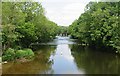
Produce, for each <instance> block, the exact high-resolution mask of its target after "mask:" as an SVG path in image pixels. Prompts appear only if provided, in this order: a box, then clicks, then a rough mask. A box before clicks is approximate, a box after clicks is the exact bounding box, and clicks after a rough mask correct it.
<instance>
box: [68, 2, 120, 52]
mask: <svg viewBox="0 0 120 76" xmlns="http://www.w3.org/2000/svg"><path fill="white" fill-rule="evenodd" d="M119 7H120V2H99V3H97V2H90V3H89V4H87V5H86V8H85V12H84V13H83V14H81V15H80V17H79V19H77V20H75V21H74V22H73V23H72V24H71V25H70V27H69V33H70V34H71V36H72V37H73V38H77V39H78V40H79V42H80V43H82V44H86V45H89V46H92V47H93V46H94V48H104V49H105V48H111V49H113V50H114V51H115V52H116V53H118V52H120V23H119V22H120V19H119V16H120V15H119V13H120V8H119Z"/></svg>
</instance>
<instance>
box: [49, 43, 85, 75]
mask: <svg viewBox="0 0 120 76" xmlns="http://www.w3.org/2000/svg"><path fill="white" fill-rule="evenodd" d="M50 59H51V60H53V62H54V63H53V65H52V69H53V70H54V74H84V72H83V71H82V70H80V69H77V67H76V64H75V63H74V58H73V57H72V55H71V50H70V48H69V46H68V44H63V45H58V46H57V49H56V53H55V55H51V57H50Z"/></svg>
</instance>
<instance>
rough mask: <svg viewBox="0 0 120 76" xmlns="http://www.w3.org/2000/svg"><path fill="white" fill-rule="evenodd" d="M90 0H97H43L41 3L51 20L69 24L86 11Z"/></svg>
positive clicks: (62, 24)
mask: <svg viewBox="0 0 120 76" xmlns="http://www.w3.org/2000/svg"><path fill="white" fill-rule="evenodd" d="M38 1H39V0H38ZM90 1H95V0H42V1H41V4H42V6H43V8H44V9H45V15H46V17H47V18H48V19H49V20H50V21H53V22H55V23H57V24H58V25H60V26H69V25H71V24H72V22H73V21H74V20H76V19H78V18H79V16H80V15H81V14H82V13H84V8H85V6H86V4H88V3H89V2H90Z"/></svg>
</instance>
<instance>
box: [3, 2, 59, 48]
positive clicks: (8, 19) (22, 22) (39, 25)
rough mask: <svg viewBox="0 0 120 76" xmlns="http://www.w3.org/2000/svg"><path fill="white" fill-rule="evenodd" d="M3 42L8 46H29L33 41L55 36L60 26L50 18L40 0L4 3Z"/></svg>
mask: <svg viewBox="0 0 120 76" xmlns="http://www.w3.org/2000/svg"><path fill="white" fill-rule="evenodd" d="M2 6H3V7H2V26H3V27H2V28H3V30H2V43H3V50H6V49H7V48H10V47H11V48H15V47H16V46H20V47H22V48H29V46H30V44H31V43H35V42H46V41H49V40H51V39H53V38H55V36H56V34H57V29H58V26H57V24H56V23H54V22H52V21H50V20H48V19H47V18H46V16H45V11H44V8H43V7H42V5H41V3H38V2H3V3H2Z"/></svg>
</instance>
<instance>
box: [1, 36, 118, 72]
mask: <svg viewBox="0 0 120 76" xmlns="http://www.w3.org/2000/svg"><path fill="white" fill-rule="evenodd" d="M33 48H34V50H36V51H35V55H36V56H35V59H34V60H33V61H30V62H24V63H18V62H9V63H7V64H3V74H118V73H120V57H119V56H118V55H114V54H111V53H106V52H100V50H99V51H96V50H90V49H89V48H88V47H82V46H80V45H78V43H76V40H74V39H70V38H69V37H57V38H56V39H55V40H54V41H52V42H48V43H41V44H34V45H33Z"/></svg>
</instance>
